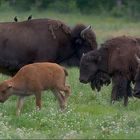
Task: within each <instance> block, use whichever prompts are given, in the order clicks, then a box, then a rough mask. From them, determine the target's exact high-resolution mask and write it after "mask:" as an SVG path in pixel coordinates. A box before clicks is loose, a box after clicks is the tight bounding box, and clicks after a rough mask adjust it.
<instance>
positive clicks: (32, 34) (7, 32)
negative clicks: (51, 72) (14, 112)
mask: <svg viewBox="0 0 140 140" xmlns="http://www.w3.org/2000/svg"><path fill="white" fill-rule="evenodd" d="M96 48H97V43H96V37H95V33H94V32H93V31H92V29H91V26H88V27H86V26H85V25H82V24H78V25H76V26H75V27H74V28H72V29H70V28H69V27H68V26H67V25H66V24H64V23H63V22H61V21H59V20H51V19H34V20H30V21H24V22H6V23H0V67H1V69H0V70H1V71H3V73H4V72H6V71H5V69H4V68H6V69H8V70H9V71H15V70H18V69H19V68H21V67H22V66H24V65H26V64H29V63H33V62H44V61H49V62H56V63H64V64H67V65H69V66H79V63H80V59H81V56H82V54H83V53H86V52H88V51H91V50H94V49H96Z"/></svg>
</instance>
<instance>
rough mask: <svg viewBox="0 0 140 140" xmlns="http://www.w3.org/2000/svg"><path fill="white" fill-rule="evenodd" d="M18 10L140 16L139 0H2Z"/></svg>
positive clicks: (0, 1) (1, 4) (0, 5)
mask: <svg viewBox="0 0 140 140" xmlns="http://www.w3.org/2000/svg"><path fill="white" fill-rule="evenodd" d="M3 5H7V6H6V7H10V8H13V9H14V10H17V11H28V10H31V9H38V10H48V9H50V10H55V11H57V12H61V13H71V12H73V13H77V12H80V13H84V14H92V15H93V14H94V15H96V14H107V15H112V16H115V17H129V18H134V19H139V18H140V2H139V0H68V1H67V0H0V8H2V7H3Z"/></svg>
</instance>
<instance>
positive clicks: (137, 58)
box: [135, 54, 140, 64]
mask: <svg viewBox="0 0 140 140" xmlns="http://www.w3.org/2000/svg"><path fill="white" fill-rule="evenodd" d="M135 58H136V60H137V62H138V63H139V64H140V58H139V57H138V56H137V55H136V54H135Z"/></svg>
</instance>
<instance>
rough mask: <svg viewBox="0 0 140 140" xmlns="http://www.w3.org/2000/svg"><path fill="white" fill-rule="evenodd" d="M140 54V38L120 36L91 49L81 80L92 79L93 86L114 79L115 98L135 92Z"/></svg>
mask: <svg viewBox="0 0 140 140" xmlns="http://www.w3.org/2000/svg"><path fill="white" fill-rule="evenodd" d="M135 54H137V55H138V56H140V38H133V37H128V36H119V37H115V38H113V39H109V40H107V41H106V42H105V43H103V44H102V45H101V47H100V48H99V49H98V50H95V51H91V52H88V53H87V54H85V55H84V56H83V57H82V59H81V64H80V78H79V80H80V82H82V83H88V82H90V83H91V87H92V88H93V89H94V88H97V89H98V90H100V88H101V87H102V86H103V84H109V83H110V79H112V86H113V87H112V94H111V102H112V101H115V100H118V99H120V98H122V97H124V105H125V106H126V105H127V103H128V96H131V95H132V91H131V90H132V89H131V82H134V78H135V74H136V69H137V65H138V63H137V61H136V59H135Z"/></svg>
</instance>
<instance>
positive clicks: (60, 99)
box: [52, 89, 66, 110]
mask: <svg viewBox="0 0 140 140" xmlns="http://www.w3.org/2000/svg"><path fill="white" fill-rule="evenodd" d="M52 92H53V94H54V96H55V97H56V98H57V99H58V102H59V106H60V108H61V110H64V109H65V108H66V106H65V99H64V96H63V94H62V93H61V92H60V91H59V90H57V89H55V90H53V91H52Z"/></svg>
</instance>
